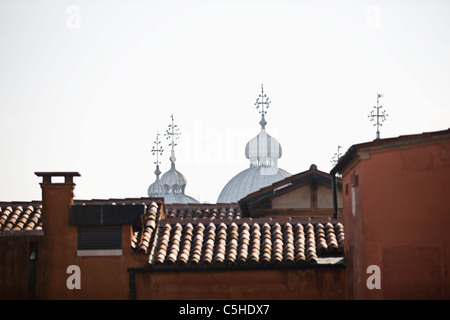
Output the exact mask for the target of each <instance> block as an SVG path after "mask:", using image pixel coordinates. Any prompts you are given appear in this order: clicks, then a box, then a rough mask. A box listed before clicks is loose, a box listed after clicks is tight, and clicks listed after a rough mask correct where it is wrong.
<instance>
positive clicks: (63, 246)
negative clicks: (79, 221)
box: [35, 172, 80, 299]
mask: <svg viewBox="0 0 450 320" xmlns="http://www.w3.org/2000/svg"><path fill="white" fill-rule="evenodd" d="M35 174H36V175H37V176H38V177H42V183H41V184H40V185H41V188H42V225H43V229H44V239H43V242H42V248H41V249H40V250H39V251H40V253H39V260H40V261H39V262H40V263H38V267H37V273H38V278H41V279H52V281H54V282H55V283H57V284H58V285H57V286H52V287H51V288H49V286H48V283H47V284H46V283H43V284H38V285H37V297H38V299H41V298H42V299H46V298H54V297H60V298H63V299H64V296H63V295H61V294H60V293H61V292H64V290H65V291H67V288H66V276H67V275H66V268H67V266H68V265H70V264H71V261H73V259H74V257H76V249H77V248H76V246H77V229H76V227H74V226H70V225H69V215H70V205H71V204H73V197H74V193H73V191H74V189H75V183H74V182H73V177H79V176H80V174H79V173H78V172H35ZM52 177H64V182H54V181H52ZM54 290H56V291H54Z"/></svg>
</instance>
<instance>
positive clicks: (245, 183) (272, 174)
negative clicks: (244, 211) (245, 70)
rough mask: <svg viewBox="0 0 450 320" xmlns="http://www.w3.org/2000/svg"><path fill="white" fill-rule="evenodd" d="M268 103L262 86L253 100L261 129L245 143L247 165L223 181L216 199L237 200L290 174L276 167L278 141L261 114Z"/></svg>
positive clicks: (222, 200) (279, 151) (227, 201)
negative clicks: (248, 166)
mask: <svg viewBox="0 0 450 320" xmlns="http://www.w3.org/2000/svg"><path fill="white" fill-rule="evenodd" d="M260 99H261V100H260ZM269 104H270V101H269V100H268V98H267V96H266V95H265V94H264V90H263V86H261V94H260V95H259V98H258V99H257V100H256V103H255V105H257V108H261V111H260V114H261V121H260V122H259V124H260V125H261V131H260V132H259V134H258V135H257V136H256V137H254V138H252V139H251V140H250V141H249V142H248V143H247V145H246V146H245V156H246V158H247V159H249V160H250V168H248V169H246V170H244V171H241V172H240V173H238V174H237V175H236V176H234V177H233V178H232V179H231V180H230V181H229V182H228V183H227V184H226V185H225V187H224V188H223V189H222V192H221V193H220V195H219V198H218V199H217V202H218V203H231V202H238V201H239V200H240V199H242V198H244V197H245V196H247V195H248V194H250V193H252V192H255V191H257V190H259V189H261V188H264V187H267V186H269V185H271V184H272V183H275V182H277V181H280V180H282V179H284V178H287V177H289V176H291V174H290V173H289V172H287V171H285V170H283V169H280V168H278V159H279V158H281V155H282V149H281V144H280V143H279V142H278V141H277V139H275V138H273V137H271V136H270V135H269V134H268V133H267V132H266V124H267V121H266V120H265V118H264V115H265V114H266V113H267V111H265V109H264V108H266V109H267V108H268V106H269Z"/></svg>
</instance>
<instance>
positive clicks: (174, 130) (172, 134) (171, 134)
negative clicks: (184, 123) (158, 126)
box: [164, 114, 181, 165]
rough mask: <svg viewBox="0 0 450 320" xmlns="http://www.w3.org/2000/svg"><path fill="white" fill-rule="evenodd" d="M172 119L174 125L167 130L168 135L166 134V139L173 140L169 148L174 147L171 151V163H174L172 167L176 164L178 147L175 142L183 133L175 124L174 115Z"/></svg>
mask: <svg viewBox="0 0 450 320" xmlns="http://www.w3.org/2000/svg"><path fill="white" fill-rule="evenodd" d="M170 117H171V118H172V123H171V124H169V127H168V128H167V130H166V133H165V134H164V136H165V137H166V139H170V138H171V139H172V142H171V143H169V146H170V147H172V150H171V155H170V162H172V165H174V164H175V160H176V158H175V146H176V145H177V144H176V143H175V140H178V139H179V135H181V133H180V132H179V129H178V126H177V125H176V124H174V120H173V114H172V115H171V116H170Z"/></svg>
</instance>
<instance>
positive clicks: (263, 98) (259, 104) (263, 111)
mask: <svg viewBox="0 0 450 320" xmlns="http://www.w3.org/2000/svg"><path fill="white" fill-rule="evenodd" d="M260 99H261V100H260ZM270 102H271V101H270V100H269V98H268V97H267V95H266V94H265V93H264V86H263V84H261V94H260V95H259V96H258V98H257V99H256V102H255V106H256V109H259V107H261V110H259V113H260V114H261V121H260V122H259V124H260V125H261V129H264V128H265V127H266V124H267V121H266V119H264V115H265V114H266V113H267V110H266V109H268V108H269V104H270ZM264 107H265V108H266V109H264Z"/></svg>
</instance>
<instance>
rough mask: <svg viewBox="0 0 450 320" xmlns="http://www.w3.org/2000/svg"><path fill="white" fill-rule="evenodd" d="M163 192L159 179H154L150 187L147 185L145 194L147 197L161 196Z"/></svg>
mask: <svg viewBox="0 0 450 320" xmlns="http://www.w3.org/2000/svg"><path fill="white" fill-rule="evenodd" d="M163 192H164V188H163V186H162V185H161V181H159V180H156V181H155V182H153V183H152V184H151V185H150V187H148V190H147V194H148V196H149V197H161V196H162V194H163Z"/></svg>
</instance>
